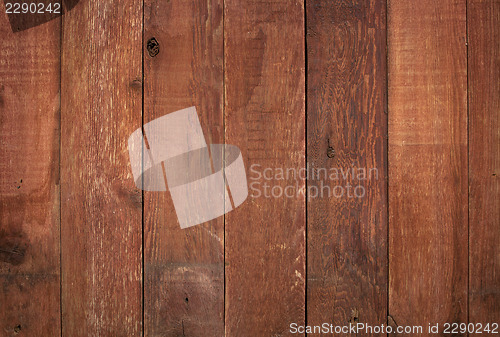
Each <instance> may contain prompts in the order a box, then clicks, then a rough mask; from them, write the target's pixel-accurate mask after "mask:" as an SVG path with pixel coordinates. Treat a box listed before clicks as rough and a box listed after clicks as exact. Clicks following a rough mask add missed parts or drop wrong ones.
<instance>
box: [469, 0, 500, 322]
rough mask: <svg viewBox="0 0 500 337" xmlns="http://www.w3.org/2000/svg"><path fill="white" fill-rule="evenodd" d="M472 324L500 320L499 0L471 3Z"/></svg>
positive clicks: (470, 301)
mask: <svg viewBox="0 0 500 337" xmlns="http://www.w3.org/2000/svg"><path fill="white" fill-rule="evenodd" d="M467 14H468V18H467V20H468V45H469V62H468V68H469V71H468V73H469V193H470V194H469V221H470V222H469V251H470V253H469V254H470V255H469V261H470V269H469V322H472V323H483V324H486V323H493V322H496V323H500V291H499V287H500V248H499V247H500V246H499V242H500V181H499V176H500V80H499V79H500V2H499V1H494V0H484V1H476V0H474V1H472V0H470V1H468V8H467Z"/></svg>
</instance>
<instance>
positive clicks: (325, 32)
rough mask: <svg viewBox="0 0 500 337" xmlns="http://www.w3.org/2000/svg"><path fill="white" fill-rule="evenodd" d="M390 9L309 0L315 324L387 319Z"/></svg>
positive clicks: (310, 289)
mask: <svg viewBox="0 0 500 337" xmlns="http://www.w3.org/2000/svg"><path fill="white" fill-rule="evenodd" d="M385 15H386V4H385V1H379V0H373V1H355V2H354V3H351V4H349V5H348V4H346V3H345V2H335V3H332V2H331V1H307V55H308V58H307V63H308V74H307V103H308V104H307V156H308V163H309V165H310V170H311V172H316V173H318V174H320V175H321V176H320V177H319V178H318V177H317V176H316V175H315V178H313V179H310V181H309V184H308V185H309V198H310V201H309V202H308V204H307V205H308V218H307V226H308V227H307V234H308V241H307V246H308V250H307V265H308V270H307V271H308V273H307V282H308V283H307V322H308V324H309V325H321V324H322V323H324V322H328V323H332V324H334V325H340V326H343V325H348V324H349V323H356V322H362V323H368V324H371V325H375V324H383V323H385V321H386V316H387V270H388V269H387V268H388V266H387V188H386V186H387V179H386V176H387V114H386V111H385V108H386V102H387V99H386V91H387V85H386V55H387V54H386V22H385ZM329 147H331V148H332V149H333V151H335V155H334V157H333V158H330V157H331V155H330V157H329V156H328V148H329ZM320 170H323V171H320ZM337 171H338V172H348V173H347V175H346V176H345V177H344V176H343V174H342V173H339V177H338V179H337V178H336V176H335V175H334V174H333V175H332V172H337ZM325 172H327V173H328V176H325ZM363 172H365V173H366V174H365V177H364V178H363ZM360 175H361V176H360ZM324 335H325V336H330V335H331V334H324Z"/></svg>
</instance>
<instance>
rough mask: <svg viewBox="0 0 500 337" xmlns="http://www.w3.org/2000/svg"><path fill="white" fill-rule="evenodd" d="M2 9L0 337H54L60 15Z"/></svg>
mask: <svg viewBox="0 0 500 337" xmlns="http://www.w3.org/2000/svg"><path fill="white" fill-rule="evenodd" d="M0 13H2V18H1V20H0V36H1V38H0V157H1V160H0V335H1V336H15V335H18V334H22V335H24V336H60V330H61V328H60V309H59V308H60V305H59V304H60V303H59V294H60V272H59V269H60V268H59V256H60V252H59V112H60V105H59V104H60V101H59V84H60V82H59V81H60V76H59V60H60V19H55V20H53V21H51V22H49V23H47V24H45V25H43V26H38V27H35V28H32V29H30V30H25V31H21V32H17V30H16V29H15V27H12V28H14V30H15V31H16V33H13V31H12V28H11V26H10V24H9V21H8V20H7V15H5V16H4V13H5V7H4V3H3V2H1V3H0ZM16 23H17V22H16ZM16 27H17V26H16ZM42 317H43V319H42Z"/></svg>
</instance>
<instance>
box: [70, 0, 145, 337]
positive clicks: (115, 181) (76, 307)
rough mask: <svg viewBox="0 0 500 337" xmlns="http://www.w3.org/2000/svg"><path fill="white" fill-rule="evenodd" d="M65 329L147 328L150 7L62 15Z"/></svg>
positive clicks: (107, 6) (128, 332)
mask: <svg viewBox="0 0 500 337" xmlns="http://www.w3.org/2000/svg"><path fill="white" fill-rule="evenodd" d="M62 41H63V42H62V64H61V81H62V85H61V104H62V113H61V129H62V136H61V200H62V202H61V205H62V207H61V222H62V226H61V243H62V245H61V250H62V261H61V263H62V275H63V276H62V333H63V335H65V336H113V337H114V336H127V337H132V336H141V335H142V225H141V222H142V220H141V219H142V198H141V192H140V191H138V190H137V189H136V187H135V184H134V179H133V178H132V172H131V170H130V167H129V166H130V164H129V155H128V149H127V139H128V137H129V135H130V134H131V133H132V132H133V131H134V130H135V129H136V128H140V127H141V122H142V120H141V119H142V118H141V109H142V89H141V88H142V87H141V78H142V61H141V57H142V54H141V50H142V47H141V45H142V4H141V3H140V2H137V1H132V0H127V1H122V2H121V3H120V4H119V5H117V4H116V3H113V2H111V1H90V0H89V1H82V2H81V3H79V4H78V5H77V6H76V7H75V8H74V9H73V10H71V11H70V12H68V13H66V14H65V15H64V17H63V34H62Z"/></svg>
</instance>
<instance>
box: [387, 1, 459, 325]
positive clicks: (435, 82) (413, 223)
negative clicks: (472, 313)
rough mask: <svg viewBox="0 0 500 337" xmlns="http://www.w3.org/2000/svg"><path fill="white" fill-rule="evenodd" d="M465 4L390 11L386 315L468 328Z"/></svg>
mask: <svg viewBox="0 0 500 337" xmlns="http://www.w3.org/2000/svg"><path fill="white" fill-rule="evenodd" d="M465 5H466V3H465V1H463V0H443V1H439V2H435V1H416V2H414V1H412V2H403V1H389V9H388V27H389V30H388V39H389V41H388V46H389V57H388V60H389V64H388V79H389V82H388V83H389V85H388V86H389V87H388V89H389V315H390V317H391V320H392V323H393V324H395V325H402V326H405V325H424V326H425V327H427V324H428V323H440V324H443V323H445V322H449V323H455V322H456V323H462V322H467V278H468V277H467V269H468V256H467V254H468V252H467V246H468V244H467V228H468V222H467V209H468V207H467V194H468V192H467V46H466V43H467V35H466V20H465V19H466V6H465Z"/></svg>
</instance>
